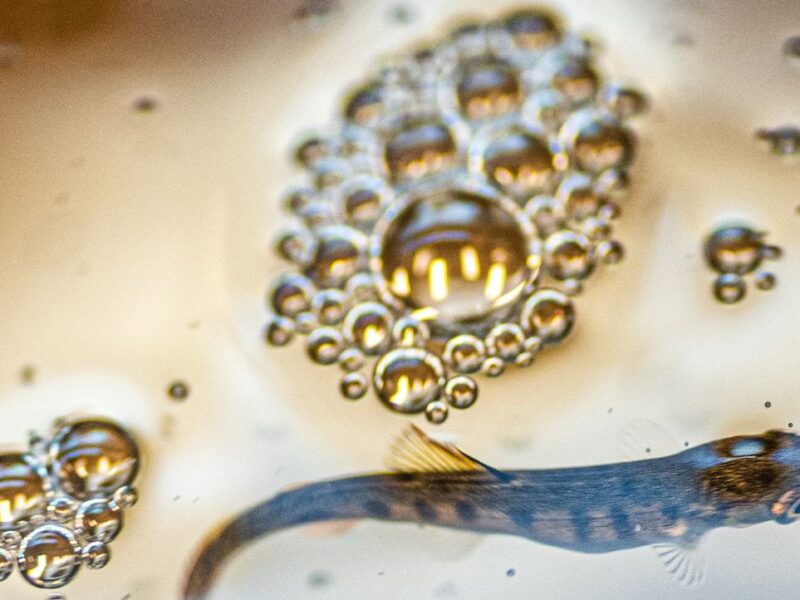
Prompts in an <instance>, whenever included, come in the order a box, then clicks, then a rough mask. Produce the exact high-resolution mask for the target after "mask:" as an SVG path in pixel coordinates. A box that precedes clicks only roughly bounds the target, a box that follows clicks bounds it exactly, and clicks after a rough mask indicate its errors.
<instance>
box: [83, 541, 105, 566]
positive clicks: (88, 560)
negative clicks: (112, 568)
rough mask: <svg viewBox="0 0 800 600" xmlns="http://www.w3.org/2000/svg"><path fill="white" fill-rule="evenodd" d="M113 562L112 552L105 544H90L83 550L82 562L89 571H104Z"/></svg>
mask: <svg viewBox="0 0 800 600" xmlns="http://www.w3.org/2000/svg"><path fill="white" fill-rule="evenodd" d="M109 560H111V550H110V549H109V548H108V546H106V545H105V544H104V543H103V542H89V543H88V544H86V545H85V546H84V547H83V548H82V549H81V561H83V564H85V565H86V566H87V567H88V568H89V569H102V568H103V567H105V566H106V565H107V564H108V561H109Z"/></svg>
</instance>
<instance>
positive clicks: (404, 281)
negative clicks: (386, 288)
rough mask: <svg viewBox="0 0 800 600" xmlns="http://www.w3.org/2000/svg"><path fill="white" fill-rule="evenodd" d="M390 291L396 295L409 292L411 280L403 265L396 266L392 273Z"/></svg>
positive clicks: (406, 294) (404, 294)
mask: <svg viewBox="0 0 800 600" xmlns="http://www.w3.org/2000/svg"><path fill="white" fill-rule="evenodd" d="M392 291H393V292H394V293H395V294H396V295H398V296H408V295H409V294H410V293H411V282H410V281H409V280H408V271H406V269H405V267H397V268H396V269H395V270H394V273H392Z"/></svg>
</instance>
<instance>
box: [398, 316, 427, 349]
mask: <svg viewBox="0 0 800 600" xmlns="http://www.w3.org/2000/svg"><path fill="white" fill-rule="evenodd" d="M430 337H431V331H430V328H429V327H428V325H427V324H426V323H425V322H424V321H420V320H419V319H416V318H414V317H412V316H405V317H401V318H400V319H398V320H397V322H396V323H395V324H394V328H393V330H392V338H393V339H394V341H395V343H397V344H399V345H400V346H424V345H425V344H427V343H428V340H429V339H430Z"/></svg>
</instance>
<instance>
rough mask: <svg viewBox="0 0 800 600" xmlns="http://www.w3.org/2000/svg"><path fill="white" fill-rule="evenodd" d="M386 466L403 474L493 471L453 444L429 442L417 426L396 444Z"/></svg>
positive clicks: (404, 433)
mask: <svg viewBox="0 0 800 600" xmlns="http://www.w3.org/2000/svg"><path fill="white" fill-rule="evenodd" d="M386 463H387V464H386V466H387V467H389V468H390V469H391V470H393V471H399V472H401V473H430V472H450V473H452V472H457V471H486V472H493V471H494V469H490V468H489V467H487V466H486V465H484V464H483V463H481V462H479V461H477V460H475V459H474V458H471V457H470V456H467V455H466V454H464V453H463V452H461V450H459V449H458V448H456V447H455V446H453V445H452V444H445V443H443V442H437V441H436V440H433V439H431V438H429V437H428V436H427V435H426V434H425V432H424V431H422V430H421V429H420V428H419V427H417V426H416V425H411V426H410V427H409V428H408V429H406V430H405V431H404V432H403V434H402V435H401V436H400V437H399V438H398V439H397V440H396V441H395V443H394V444H393V445H392V448H391V451H390V454H389V458H388V459H387V461H386Z"/></svg>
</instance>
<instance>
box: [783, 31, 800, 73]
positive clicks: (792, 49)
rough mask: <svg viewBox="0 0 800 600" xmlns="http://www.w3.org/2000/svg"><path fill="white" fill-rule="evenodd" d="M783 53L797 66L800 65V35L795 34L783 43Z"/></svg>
mask: <svg viewBox="0 0 800 600" xmlns="http://www.w3.org/2000/svg"><path fill="white" fill-rule="evenodd" d="M783 54H784V55H785V56H786V58H787V59H788V60H789V61H790V62H791V63H793V64H794V65H795V66H800V35H793V36H792V37H790V38H788V39H787V40H786V41H785V42H784V43H783Z"/></svg>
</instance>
